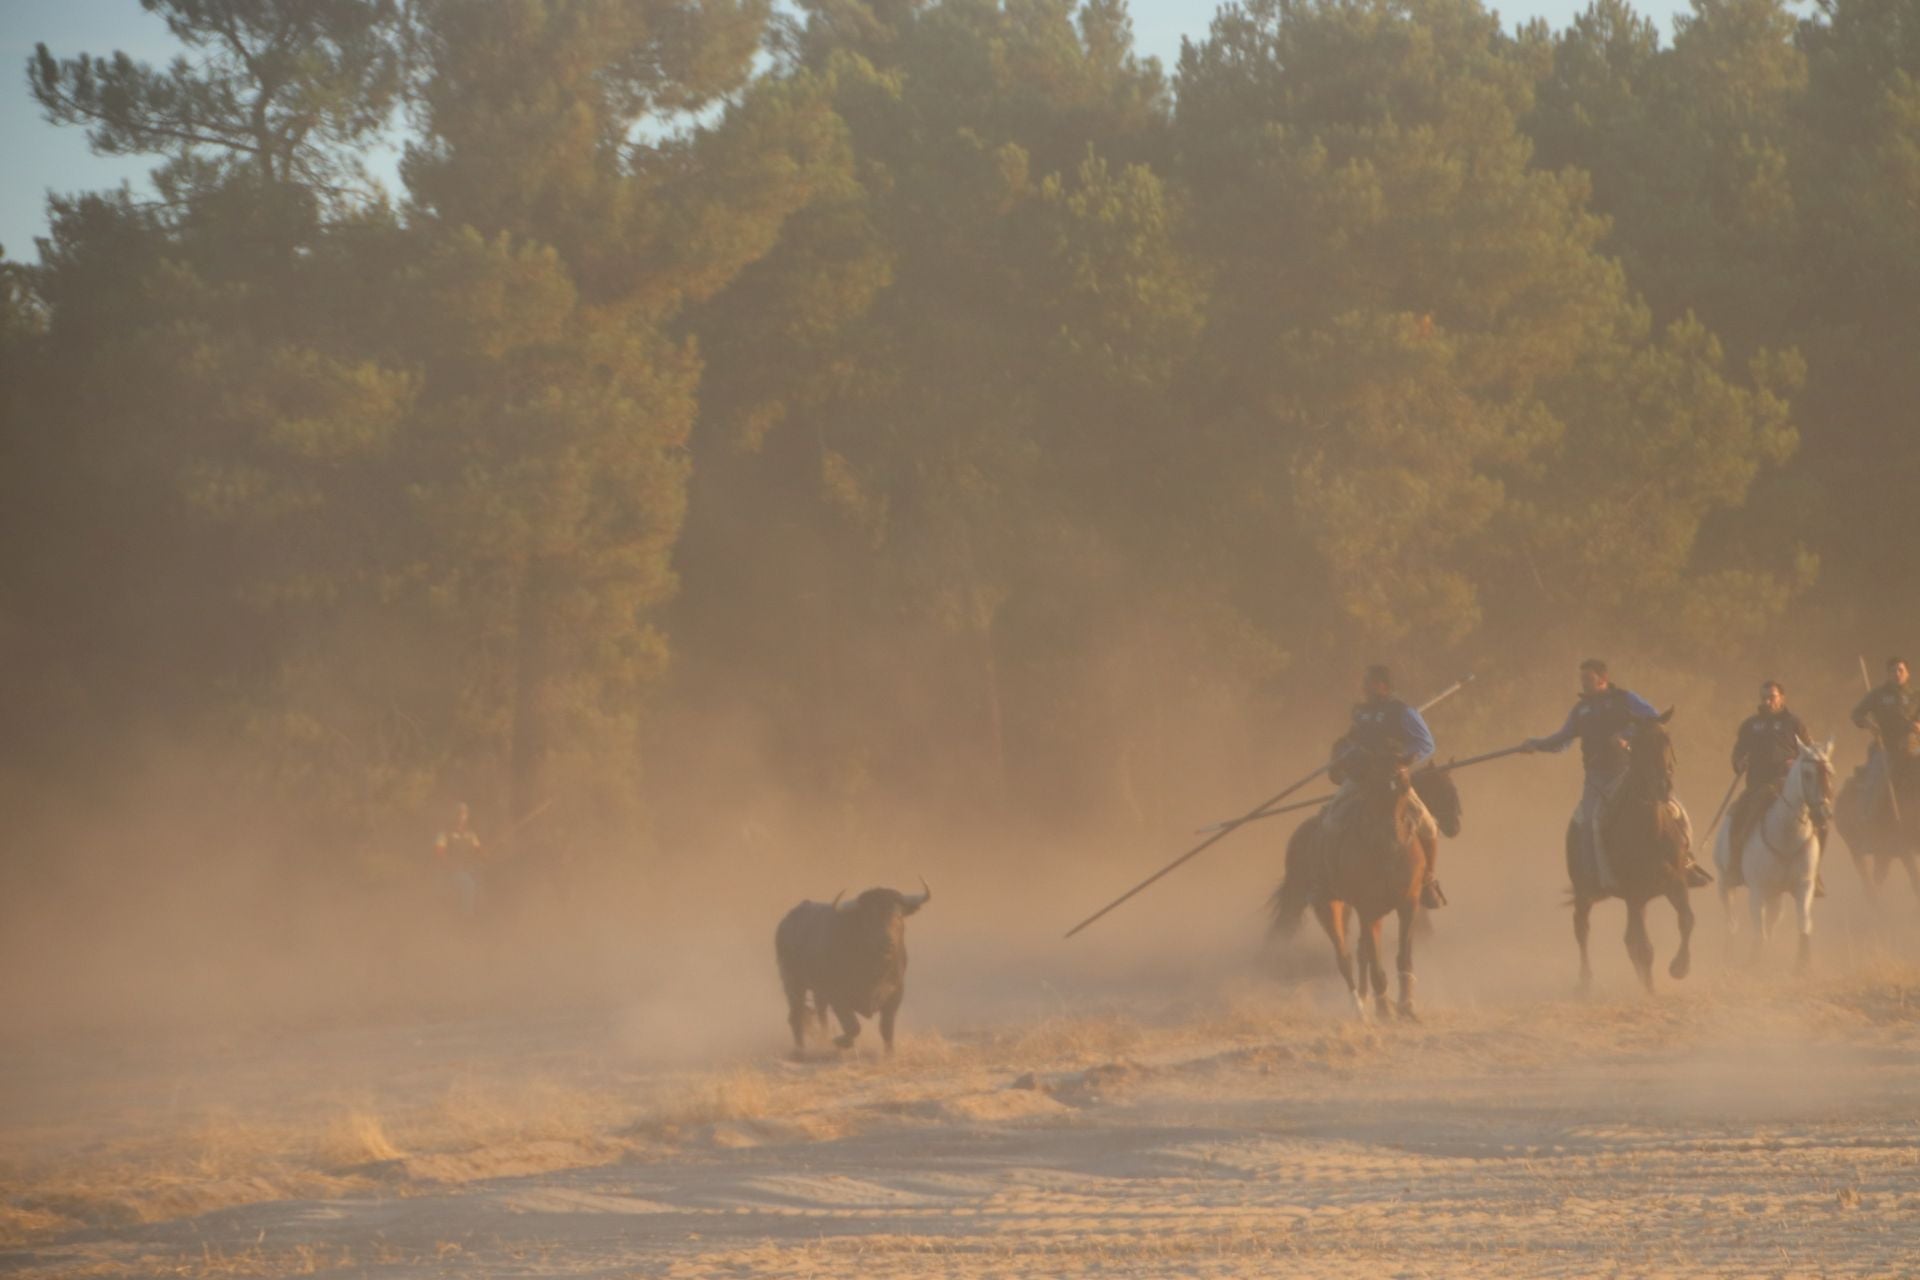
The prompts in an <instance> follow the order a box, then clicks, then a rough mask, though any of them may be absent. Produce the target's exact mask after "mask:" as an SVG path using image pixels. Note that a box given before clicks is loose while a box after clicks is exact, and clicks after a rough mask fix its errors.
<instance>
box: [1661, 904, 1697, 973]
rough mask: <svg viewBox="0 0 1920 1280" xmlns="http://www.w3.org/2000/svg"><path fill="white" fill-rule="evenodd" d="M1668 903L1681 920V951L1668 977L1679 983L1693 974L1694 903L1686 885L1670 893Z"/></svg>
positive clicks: (1670, 968) (1670, 967)
mask: <svg viewBox="0 0 1920 1280" xmlns="http://www.w3.org/2000/svg"><path fill="white" fill-rule="evenodd" d="M1667 901H1669V902H1671V903H1672V904H1673V914H1674V915H1675V916H1677V917H1679V920H1680V950H1678V951H1676V952H1674V955H1673V963H1672V964H1670V965H1668V966H1667V975H1668V976H1669V977H1671V978H1672V979H1673V980H1674V981H1676V982H1678V981H1679V980H1680V979H1682V978H1684V977H1686V976H1687V975H1688V974H1689V973H1691V972H1693V902H1692V901H1691V898H1690V895H1689V894H1688V893H1687V887H1686V886H1685V885H1684V884H1683V885H1681V886H1680V887H1679V888H1678V889H1675V890H1674V891H1673V892H1671V893H1669V894H1668V895H1667Z"/></svg>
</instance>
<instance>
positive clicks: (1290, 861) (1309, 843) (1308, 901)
mask: <svg viewBox="0 0 1920 1280" xmlns="http://www.w3.org/2000/svg"><path fill="white" fill-rule="evenodd" d="M1319 828H1320V822H1319V819H1318V818H1311V819H1308V820H1307V821H1306V822H1304V823H1302V824H1300V827H1299V828H1298V829H1297V830H1296V831H1295V832H1294V833H1293V836H1292V838H1291V839H1289V840H1288V841H1287V870H1286V874H1285V875H1283V876H1282V877H1281V878H1280V883H1279V884H1278V885H1276V886H1275V887H1274V890H1273V894H1272V896H1270V897H1269V898H1268V899H1267V919H1268V926H1267V932H1268V933H1269V934H1271V935H1272V936H1273V937H1276V938H1279V939H1280V940H1281V941H1283V942H1285V941H1290V940H1291V939H1292V938H1293V936H1294V935H1295V934H1296V933H1298V932H1299V931H1300V918H1301V917H1302V916H1304V915H1305V914H1306V912H1307V908H1308V907H1309V906H1311V905H1312V904H1313V883H1312V882H1313V876H1312V874H1311V872H1310V871H1309V870H1308V867H1307V864H1308V862H1309V861H1310V860H1311V859H1312V858H1313V856H1314V849H1315V844H1316V840H1315V837H1316V836H1317V835H1318V832H1319Z"/></svg>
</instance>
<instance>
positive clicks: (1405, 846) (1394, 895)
mask: <svg viewBox="0 0 1920 1280" xmlns="http://www.w3.org/2000/svg"><path fill="white" fill-rule="evenodd" d="M1350 767H1351V768H1354V769H1355V772H1356V777H1355V782H1356V784H1357V794H1355V795H1354V796H1352V797H1351V798H1350V800H1349V801H1348V802H1347V803H1348V808H1347V811H1346V812H1345V813H1344V814H1343V815H1342V821H1341V825H1340V830H1339V833H1338V835H1337V837H1336V838H1333V839H1331V840H1330V839H1329V838H1328V833H1327V830H1326V827H1325V822H1324V819H1325V813H1324V812H1323V813H1320V814H1316V815H1315V816H1314V817H1312V818H1310V819H1308V820H1307V821H1306V822H1304V823H1302V824H1301V825H1300V828H1299V829H1298V830H1297V831H1295V832H1294V833H1293V838H1292V839H1291V840H1289V841H1288V842H1287V871H1286V875H1285V877H1284V878H1283V879H1282V880H1281V881H1280V887H1279V888H1277V889H1275V890H1274V892H1273V896H1272V898H1271V899H1269V902H1268V906H1269V909H1270V911H1271V915H1272V921H1273V925H1272V928H1273V932H1275V933H1277V934H1279V935H1281V936H1282V937H1291V936H1292V935H1293V933H1294V932H1295V930H1297V929H1298V928H1299V924H1300V916H1301V914H1302V913H1303V912H1304V911H1305V910H1306V909H1307V908H1308V907H1312V908H1313V913H1314V916H1315V917H1316V918H1317V919H1318V920H1319V921H1320V927H1321V928H1322V929H1325V930H1326V931H1327V938H1328V940H1330V941H1331V942H1332V943H1333V957H1334V961H1335V963H1337V964H1338V965H1339V966H1340V976H1341V977H1342V978H1345V979H1346V982H1347V991H1348V993H1349V994H1350V995H1351V996H1352V997H1353V1003H1354V1008H1355V1009H1356V1010H1358V1011H1359V1014H1360V1016H1361V1017H1362V1018H1366V1017H1367V1016H1368V1015H1367V1000H1366V993H1367V987H1368V985H1369V983H1371V985H1372V988H1373V995H1374V1001H1375V1003H1376V1005H1377V1007H1378V1009H1379V1012H1380V1015H1381V1016H1382V1017H1384V1016H1386V1014H1387V1013H1388V1006H1387V975H1386V970H1385V969H1384V968H1383V967H1382V965H1381V960H1380V951H1381V943H1380V932H1381V926H1382V925H1383V924H1384V923H1385V921H1386V918H1387V916H1389V915H1397V916H1398V917H1399V918H1400V951H1399V956H1398V968H1399V971H1400V1002H1399V1005H1398V1012H1399V1014H1400V1016H1401V1017H1403V1018H1411V1017H1413V1016H1414V1014H1413V938H1414V929H1413V922H1414V913H1415V910H1416V908H1417V907H1418V906H1419V905H1420V886H1421V884H1422V882H1423V880H1424V879H1425V873H1426V868H1427V865H1428V862H1429V861H1430V860H1431V859H1432V857H1433V855H1434V852H1435V851H1434V847H1433V841H1434V832H1433V829H1432V827H1430V826H1428V825H1427V824H1425V823H1423V822H1422V821H1421V820H1420V811H1419V806H1418V805H1417V804H1416V803H1415V802H1414V799H1413V792H1414V790H1415V787H1416V785H1418V788H1419V792H1420V796H1421V799H1422V800H1424V801H1426V802H1427V803H1428V806H1429V808H1430V810H1431V811H1432V813H1433V816H1434V820H1435V822H1436V823H1438V824H1439V825H1440V827H1441V829H1442V830H1444V831H1446V833H1447V834H1448V835H1450V836H1451V835H1457V834H1459V831H1460V795H1459V792H1457V791H1456V790H1454V786H1453V782H1452V779H1451V778H1449V777H1448V775H1447V774H1445V773H1442V772H1439V771H1438V770H1432V769H1423V770H1421V771H1420V773H1418V774H1416V775H1413V776H1412V777H1409V776H1408V773H1407V770H1406V769H1405V768H1404V767H1403V766H1401V765H1399V764H1397V763H1394V762H1392V761H1388V760H1384V759H1378V758H1374V759H1372V760H1370V761H1369V760H1368V759H1367V758H1362V760H1361V761H1359V762H1356V763H1355V764H1354V765H1353V766H1350ZM1355 917H1357V928H1358V933H1359V952H1360V954H1359V963H1358V968H1357V970H1356V966H1355V961H1354V957H1353V956H1351V955H1350V954H1349V953H1348V950H1347V932H1348V930H1349V929H1350V928H1354V927H1355V925H1356V921H1355Z"/></svg>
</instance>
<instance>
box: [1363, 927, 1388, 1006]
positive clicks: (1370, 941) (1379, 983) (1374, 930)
mask: <svg viewBox="0 0 1920 1280" xmlns="http://www.w3.org/2000/svg"><path fill="white" fill-rule="evenodd" d="M1386 923H1387V918H1386V917H1385V916H1375V917H1374V918H1373V919H1372V920H1370V921H1368V922H1367V923H1366V924H1364V925H1362V926H1361V927H1362V928H1363V929H1365V930H1366V933H1365V935H1364V940H1365V944H1366V948H1367V972H1368V973H1369V974H1371V975H1372V977H1373V1007H1374V1010H1375V1011H1376V1012H1377V1013H1378V1014H1379V1015H1380V1016H1381V1017H1383V1018H1384V1017H1386V1016H1387V1013H1388V1011H1389V1010H1388V1006H1387V966H1386V964H1385V963H1384V962H1383V961H1382V960H1381V959H1380V951H1381V947H1380V931H1381V929H1383V928H1384V927H1385V926H1386Z"/></svg>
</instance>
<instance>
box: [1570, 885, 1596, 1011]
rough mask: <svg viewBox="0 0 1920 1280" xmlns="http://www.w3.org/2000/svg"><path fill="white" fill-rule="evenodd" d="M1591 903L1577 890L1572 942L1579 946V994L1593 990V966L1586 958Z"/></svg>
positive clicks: (1590, 928) (1591, 911) (1590, 923)
mask: <svg viewBox="0 0 1920 1280" xmlns="http://www.w3.org/2000/svg"><path fill="white" fill-rule="evenodd" d="M1592 917H1593V903H1592V902H1591V901H1590V900H1588V899H1587V898H1585V897H1582V896H1581V894H1580V891H1579V890H1578V889H1575V890H1574V898H1573V940H1574V941H1575V942H1577V943H1579V944H1580V994H1581V995H1586V994H1587V993H1588V992H1590V991H1592V990H1593V964H1592V962H1591V961H1589V960H1588V958H1587V935H1588V934H1589V933H1591V932H1592V931H1593V919H1592Z"/></svg>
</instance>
